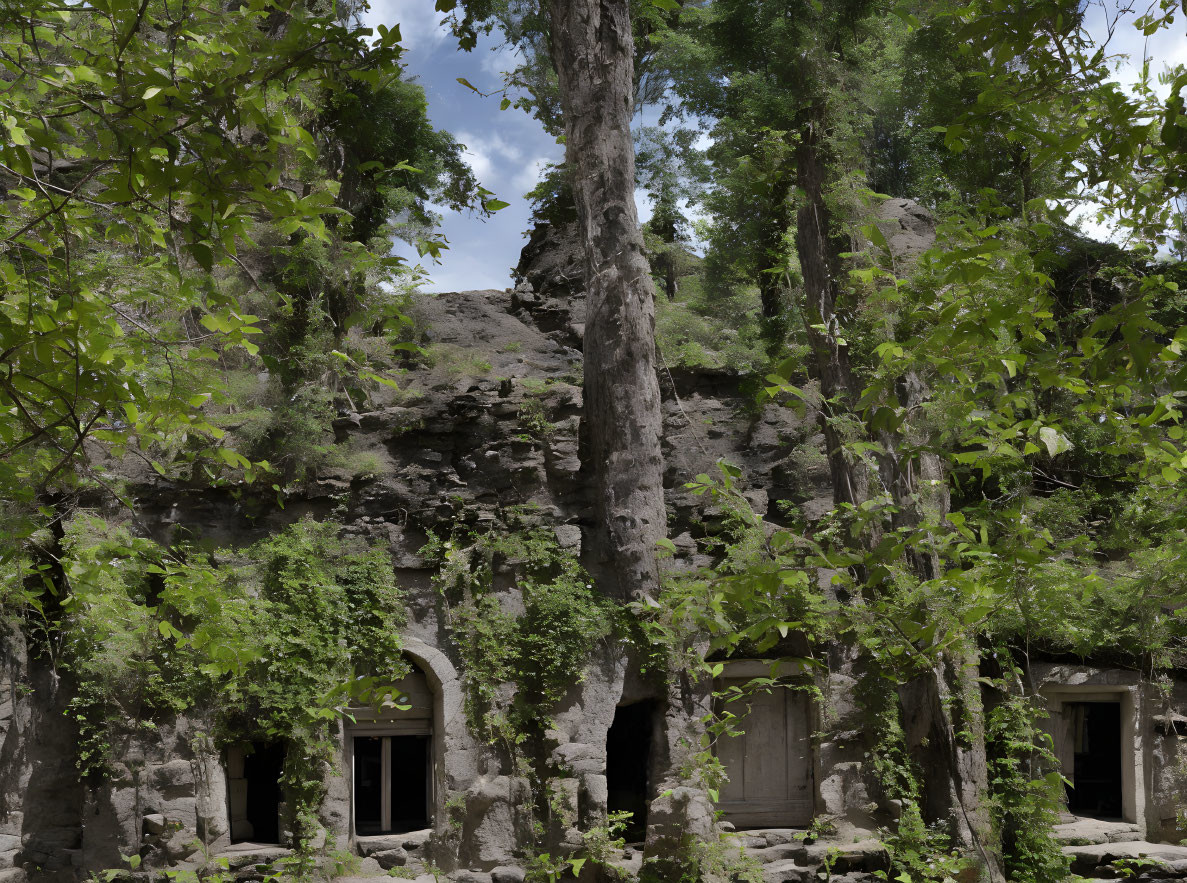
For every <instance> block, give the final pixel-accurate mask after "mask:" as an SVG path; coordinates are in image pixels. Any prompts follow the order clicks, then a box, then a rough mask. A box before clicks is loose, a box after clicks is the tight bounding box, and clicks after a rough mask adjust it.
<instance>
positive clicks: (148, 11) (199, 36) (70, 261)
mask: <svg viewBox="0 0 1187 883" xmlns="http://www.w3.org/2000/svg"><path fill="white" fill-rule="evenodd" d="M183 34H184V39H183V38H182V35H183ZM397 35H398V33H397V32H394V31H393V32H391V33H385V34H384V35H383V36H382V38H381V39H380V40H379V41H378V42H377V43H376V44H375V46H374V47H368V46H367V45H366V44H365V42H364V40H363V37H362V35H361V34H360V33H358V32H357V31H352V30H351V29H350V28H348V27H346V26H344V25H343V24H341V23H340V22H339V21H338V20H337V19H336V18H335V17H334V16H333V15H331V14H325V13H322V12H318V11H315V10H314V8H313V7H311V6H309V5H308V4H304V3H299V2H281V3H279V4H277V3H273V2H271V0H267V2H265V0H249V2H246V3H243V4H240V5H239V6H238V7H237V11H236V14H234V15H230V14H227V13H226V12H225V10H224V9H223V8H222V7H220V6H217V5H216V6H213V7H210V6H204V5H200V4H199V5H184V6H176V5H175V4H168V3H164V2H158V0H153V2H147V3H140V2H132V0H105V2H102V3H98V4H88V5H86V6H81V7H77V8H58V7H53V6H46V5H45V4H43V3H39V2H18V3H13V4H9V6H8V7H7V8H6V10H5V16H4V24H3V26H2V27H0V58H2V59H3V62H4V65H5V67H6V68H7V69H8V70H10V71H14V72H15V71H19V72H20V73H19V75H16V76H15V77H14V79H13V80H12V82H11V84H10V88H8V89H7V90H6V91H5V94H4V96H3V99H2V101H0V117H2V119H3V125H4V128H5V130H6V133H7V137H6V138H4V139H3V143H2V145H0V163H2V165H3V169H2V173H3V175H4V184H5V188H6V192H7V193H8V195H9V197H10V200H9V202H10V204H9V206H8V211H6V213H5V220H4V225H3V230H0V277H2V278H3V279H4V295H3V298H2V300H0V349H3V350H4V352H5V362H6V365H7V366H8V371H7V372H6V379H5V381H4V384H3V387H2V389H0V405H2V408H0V410H2V412H3V414H4V415H5V416H4V419H3V420H2V421H0V451H3V457H0V488H3V496H4V498H5V499H6V500H10V501H12V502H13V503H14V504H20V506H22V507H24V508H22V509H21V510H18V511H20V512H21V513H22V514H25V515H26V516H27V517H28V521H27V522H26V526H25V527H23V528H21V529H18V530H17V531H16V532H15V533H14V534H13V535H12V536H15V537H20V536H25V535H27V534H28V532H30V531H31V530H33V529H34V528H35V526H36V524H37V522H38V520H39V519H40V518H41V516H39V515H38V514H37V513H36V508H35V507H36V497H37V495H38V494H41V493H44V492H45V490H46V489H47V488H49V487H51V486H52V487H54V488H66V489H69V488H70V487H71V486H72V485H73V482H74V477H75V472H76V471H79V472H86V467H87V459H86V456H85V454H84V448H85V445H86V444H88V443H92V442H98V443H101V444H103V445H106V446H109V447H110V449H111V450H112V451H113V452H114V453H115V454H116V456H122V455H123V454H124V452H125V451H128V450H138V451H140V452H142V453H143V454H144V455H146V456H149V457H153V456H154V453H156V452H155V448H157V446H160V447H161V448H162V449H163V451H164V452H165V453H173V454H175V455H177V456H180V457H181V458H182V459H183V460H184V461H187V462H189V461H193V460H195V459H197V460H205V461H206V462H207V464H208V465H209V467H210V468H211V469H212V470H214V471H219V470H220V468H221V466H220V465H219V464H221V465H233V466H234V467H236V468H242V467H243V466H244V465H247V464H245V463H243V462H240V461H241V458H236V457H234V456H231V455H229V454H228V455H226V456H219V455H218V452H217V451H215V452H214V453H215V455H216V456H215V457H214V460H213V462H212V461H211V460H210V456H211V454H210V447H211V444H212V443H214V442H217V439H218V438H219V437H220V436H221V432H220V431H219V430H218V428H217V427H216V426H214V425H212V424H211V423H210V421H209V420H208V419H207V417H206V416H205V415H204V413H203V411H202V410H201V407H200V406H201V404H202V403H203V402H204V401H205V400H206V399H207V398H209V396H210V395H211V393H212V391H213V386H214V385H212V384H211V383H210V380H209V374H208V371H207V370H206V363H207V362H208V361H209V360H211V359H212V358H217V354H218V352H219V351H220V350H231V349H233V348H236V347H241V348H243V349H244V350H246V351H247V352H249V353H253V352H255V351H256V349H257V344H256V343H254V342H253V340H252V336H253V335H256V334H258V333H259V332H260V331H261V329H260V327H259V318H258V316H256V315H253V314H251V313H249V312H248V311H246V310H244V309H242V307H241V304H240V303H239V301H238V299H237V298H236V297H235V294H234V292H233V291H231V290H228V287H227V286H225V285H222V284H219V281H218V280H217V279H216V277H215V276H211V275H210V273H211V271H213V270H216V268H218V269H220V271H221V269H223V268H229V267H232V266H233V265H235V262H236V261H238V260H240V258H239V257H238V256H239V253H240V250H241V249H242V248H243V247H244V246H245V245H247V244H248V243H250V242H251V240H252V235H253V230H254V228H255V226H256V225H257V224H259V223H265V224H270V225H274V226H275V227H276V228H277V229H278V230H281V231H282V232H283V233H284V235H300V236H308V237H311V238H314V239H324V238H325V237H326V236H327V228H326V218H327V216H331V215H333V214H335V213H336V212H337V211H338V210H337V209H336V208H335V205H334V203H335V196H336V194H337V192H338V188H337V184H336V183H335V182H333V181H325V180H322V179H317V180H311V179H309V178H308V177H307V178H306V181H307V183H308V185H309V186H308V187H307V189H305V190H304V192H303V193H302V188H301V187H300V186H297V187H290V186H281V175H282V174H283V173H284V172H285V170H292V172H293V173H294V174H299V172H298V171H297V168H298V166H299V165H300V163H301V162H305V161H310V162H311V161H313V160H314V159H315V158H316V156H317V146H316V144H315V142H314V139H313V137H312V136H311V134H310V132H309V131H308V129H307V128H306V127H305V125H304V124H303V123H304V121H303V119H302V116H301V113H300V110H299V107H300V105H301V103H302V102H303V101H304V100H306V99H307V98H308V97H309V96H310V94H311V92H313V91H316V90H319V89H323V88H328V87H330V86H331V84H333V83H341V82H344V81H349V80H355V81H359V82H368V83H378V82H380V81H382V80H383V79H384V78H386V77H388V76H390V75H391V73H393V72H394V71H395V59H396V58H397V55H398V51H399V50H398V47H396V45H395V40H396V38H397ZM215 83H217V84H218V88H217V89H214V88H211V84H215ZM232 121H233V122H232ZM231 130H234V132H235V135H234V137H223V136H222V135H218V136H212V135H211V133H221V132H230V131H231ZM299 194H300V195H299ZM356 257H357V258H358V259H359V261H360V266H362V262H363V261H364V257H365V256H364V255H362V254H361V253H357V252H356ZM378 260H379V262H380V263H383V262H384V261H386V257H385V256H380V257H379V258H378ZM183 316H184V317H185V318H182V317H183ZM187 439H188V440H199V439H201V440H205V442H206V444H204V445H193V444H189V445H187V444H184V443H183V444H182V445H181V446H180V447H178V441H179V440H183V441H184V440H187ZM167 462H168V461H167V460H166V463H167ZM156 465H157V467H158V468H161V469H164V468H165V465H164V464H161V463H160V462H156ZM90 474H91V476H92V477H94V478H97V479H98V480H99V481H102V480H103V478H102V476H97V475H96V474H95V472H94V471H93V470H92V471H91V473H90Z"/></svg>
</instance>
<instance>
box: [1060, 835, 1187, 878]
mask: <svg viewBox="0 0 1187 883" xmlns="http://www.w3.org/2000/svg"><path fill="white" fill-rule="evenodd" d="M1063 854H1064V855H1066V856H1069V857H1070V858H1071V860H1072V873H1074V874H1079V875H1081V876H1085V877H1086V876H1092V875H1093V872H1094V871H1096V870H1097V869H1104V868H1107V867H1109V866H1110V865H1113V864H1114V863H1115V862H1117V861H1118V860H1119V859H1125V860H1130V861H1132V862H1134V864H1135V865H1136V867H1134V868H1133V870H1134V871H1135V873H1136V874H1137V878H1139V879H1153V880H1179V879H1183V878H1187V846H1175V845H1174V844H1171V843H1147V842H1146V841H1144V840H1127V841H1121V842H1119V843H1093V844H1088V845H1083V846H1065V847H1063ZM1146 862H1149V863H1151V865H1149V866H1145V865H1144V863H1146ZM1155 866H1157V873H1156V874H1155V875H1152V874H1150V872H1149V871H1150V870H1153V868H1154V867H1155Z"/></svg>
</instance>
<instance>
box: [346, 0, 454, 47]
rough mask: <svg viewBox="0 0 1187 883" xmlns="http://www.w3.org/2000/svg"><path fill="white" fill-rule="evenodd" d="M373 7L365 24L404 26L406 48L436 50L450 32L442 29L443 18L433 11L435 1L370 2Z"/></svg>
mask: <svg viewBox="0 0 1187 883" xmlns="http://www.w3.org/2000/svg"><path fill="white" fill-rule="evenodd" d="M370 3H371V8H370V9H369V10H367V12H365V13H363V24H364V26H366V27H369V28H375V27H376V26H377V25H381V24H382V25H387V26H388V27H389V28H390V27H391V26H392V25H395V24H398V25H399V26H400V45H401V46H403V47H404V48H406V49H413V50H421V49H424V50H432V49H433V48H434V47H436V46H438V45H440V44H441V43H442V42H443V41H444V40H445V39H446V38H447V37H448V36H449V32H448V31H447V30H446V29H445V28H443V27H442V26H441V19H442V18H443V16H442V14H441V13H440V12H437V11H436V10H435V9H434V8H433V0H370Z"/></svg>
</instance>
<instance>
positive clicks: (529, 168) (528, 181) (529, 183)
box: [511, 156, 552, 196]
mask: <svg viewBox="0 0 1187 883" xmlns="http://www.w3.org/2000/svg"><path fill="white" fill-rule="evenodd" d="M551 159H552V158H551V157H548V156H537V157H534V158H533V159H532V160H530V161H529V162H528V163H527V164H526V165H525V166H523V167H522V168H521V169H520V170H519V172H518V173H517V174H516V175H515V177H514V178H513V179H512V181H511V187H512V189H513V190H514V191H515V195H516V196H522V195H523V194H525V193H527V192H528V191H529V190H531V189H532V188H533V187H535V186H536V183H537V182H538V181H539V180H540V175H541V173H542V172H543V171H544V167H545V166H547V165H548V163H549V162H550V161H551Z"/></svg>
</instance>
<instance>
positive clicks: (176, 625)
mask: <svg viewBox="0 0 1187 883" xmlns="http://www.w3.org/2000/svg"><path fill="white" fill-rule="evenodd" d="M65 549H66V559H65V562H64V565H65V568H66V572H67V574H68V575H69V579H70V584H71V588H72V591H71V594H70V596H69V599H68V602H67V605H66V618H65V620H64V621H63V624H62V628H61V635H62V649H61V661H62V664H63V665H64V666H65V667H67V668H68V669H69V670H70V672H71V674H72V676H73V678H74V679H75V681H76V682H77V684H78V689H77V691H76V693H75V697H74V698H73V700H72V701H71V704H70V708H69V712H68V713H69V715H70V717H71V719H72V720H73V721H74V723H75V724H76V726H77V727H78V729H79V733H80V738H79V748H78V756H77V762H78V765H79V767H80V769H81V770H82V771H83V772H84V774H86V775H88V776H91V777H102V776H104V775H106V774H107V773H108V772H109V771H110V764H111V762H112V761H113V760H115V759H116V758H118V757H121V756H123V755H122V751H121V748H122V747H123V746H124V744H125V742H126V740H129V739H146V738H152V736H151V734H152V731H153V730H155V729H156V728H157V727H158V726H159V725H161V724H163V723H166V722H168V721H170V720H171V719H172V718H173V717H174V716H176V715H177V714H180V713H182V712H191V713H193V714H198V715H203V714H205V715H212V716H213V717H214V722H215V734H216V737H217V738H218V739H219V741H220V742H222V743H224V744H233V743H241V742H249V741H264V742H274V741H284V742H286V743H287V744H288V754H287V757H286V759H285V764H284V773H283V780H282V786H283V787H284V789H285V793H286V799H287V801H288V803H289V806H290V808H291V811H292V812H293V815H294V836H295V841H296V843H295V845H296V846H297V847H298V850H299V852H301V853H302V855H303V856H304V855H305V853H307V852H308V850H309V848H310V846H309V844H310V842H311V838H312V837H313V835H314V834H315V833H316V831H317V830H318V822H317V815H316V810H317V808H318V806H319V805H320V802H321V798H322V788H323V781H324V765H325V763H326V762H328V761H329V760H330V758H331V752H332V747H333V743H332V742H331V741H330V739H329V737H330V734H331V727H332V726H333V725H334V723H335V722H336V721H338V720H339V718H340V715H341V709H342V708H343V707H345V706H346V705H348V704H351V703H352V702H353V703H355V704H357V703H360V702H375V703H378V702H382V701H387V700H389V699H390V698H391V692H392V687H391V685H392V684H393V683H394V682H395V681H397V680H398V679H399V678H400V677H402V676H403V675H404V674H406V673H407V671H408V666H407V663H406V662H405V661H404V659H403V656H402V654H401V649H400V648H401V641H400V637H399V633H400V630H401V628H402V627H403V625H404V621H405V620H404V617H405V611H404V600H403V594H402V593H401V592H400V590H399V589H398V588H397V587H396V585H395V582H394V575H393V571H392V565H391V561H390V559H389V557H388V553H387V552H386V551H385V550H384V549H382V548H380V547H372V546H368V545H366V544H365V543H362V542H359V541H356V540H351V539H347V538H343V537H342V536H340V533H339V527H338V526H337V525H335V524H332V523H329V522H323V523H319V522H316V521H312V520H308V519H307V520H303V521H299V522H297V523H295V524H293V525H291V526H290V527H288V528H287V529H285V530H284V531H282V532H280V533H278V534H276V535H274V536H272V537H270V538H268V539H266V540H264V541H262V542H260V543H258V544H257V545H255V546H252V547H251V548H249V549H247V550H246V551H245V552H242V553H234V554H231V555H226V556H224V553H215V555H214V556H206V555H202V554H199V553H197V552H196V551H194V550H185V549H182V550H168V549H164V548H162V547H160V546H157V545H156V544H155V543H152V542H151V541H148V540H143V539H139V538H136V537H134V536H132V535H131V534H130V533H129V532H128V531H127V529H126V528H125V527H122V526H118V525H109V524H107V523H106V522H104V521H102V520H100V519H98V518H96V517H93V516H79V517H78V518H76V519H74V521H72V522H71V524H70V527H69V530H68V532H67V540H66V544H65ZM363 660H365V662H363ZM305 860H306V858H302V859H301V861H305Z"/></svg>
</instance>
